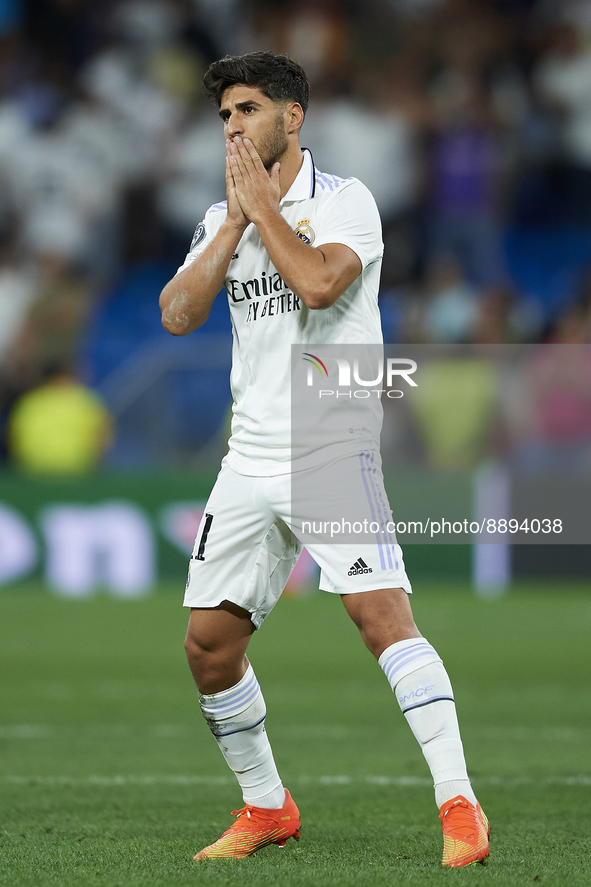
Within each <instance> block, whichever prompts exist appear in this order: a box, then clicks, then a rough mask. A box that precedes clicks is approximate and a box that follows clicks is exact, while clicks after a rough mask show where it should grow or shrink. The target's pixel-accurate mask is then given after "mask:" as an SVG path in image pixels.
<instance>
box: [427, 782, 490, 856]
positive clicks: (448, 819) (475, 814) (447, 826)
mask: <svg viewBox="0 0 591 887" xmlns="http://www.w3.org/2000/svg"><path fill="white" fill-rule="evenodd" d="M439 818H440V820H441V828H442V830H443V860H442V862H441V865H443V866H446V867H447V868H454V869H457V868H461V867H462V866H464V865H473V864H474V863H476V862H481V863H483V864H484V863H485V862H486V861H487V859H488V839H489V836H490V825H489V822H488V819H487V818H486V816H485V815H484V812H483V810H482V808H481V806H480V804H477V806H476V807H475V806H474V805H473V804H470V802H469V801H467V800H466V798H464V797H463V796H462V795H458V796H457V797H456V798H452V799H451V801H447V802H446V803H445V804H443V806H442V807H441V812H440V814H439Z"/></svg>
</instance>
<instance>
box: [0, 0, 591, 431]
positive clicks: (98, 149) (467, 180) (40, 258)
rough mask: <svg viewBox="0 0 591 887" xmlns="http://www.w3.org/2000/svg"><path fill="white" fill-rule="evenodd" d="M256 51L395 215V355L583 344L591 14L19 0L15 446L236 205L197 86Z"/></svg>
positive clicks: (5, 158) (7, 89)
mask: <svg viewBox="0 0 591 887" xmlns="http://www.w3.org/2000/svg"><path fill="white" fill-rule="evenodd" d="M255 49H272V50H275V51H278V52H285V53H287V54H289V55H291V56H293V57H294V58H296V59H297V60H298V61H299V62H300V63H301V64H302V65H303V66H304V68H305V69H306V71H307V73H308V75H309V77H310V80H311V85H312V101H311V104H310V109H309V112H308V114H307V117H306V121H305V124H304V130H303V144H304V145H306V146H308V147H310V148H311V150H312V152H313V155H314V159H315V163H316V165H317V166H318V167H319V168H320V169H325V170H327V171H329V172H332V173H336V174H340V175H343V176H350V175H354V176H357V177H358V178H360V179H361V180H362V181H363V182H364V183H365V184H366V185H367V186H368V187H369V188H370V189H371V191H372V192H373V194H374V196H375V198H376V200H377V203H378V206H379V209H380V212H381V215H382V219H383V224H384V242H385V255H384V264H383V275H382V289H381V295H380V299H381V308H382V315H383V322H384V333H385V338H386V340H387V341H390V342H407V343H429V342H432V343H466V342H474V343H511V342H542V341H545V342H552V341H557V342H563V343H585V342H589V340H590V335H591V0H300V2H299V3H296V4H294V3H288V2H285V0H98V2H97V0H2V2H0V417H1V421H2V424H3V439H4V444H3V446H5V444H6V440H10V430H9V425H10V423H9V417H10V415H11V412H12V409H13V405H14V404H15V403H17V402H18V400H19V398H20V397H21V396H22V394H23V393H24V392H26V391H28V390H30V389H34V388H36V387H37V386H39V385H41V384H46V383H47V379H51V378H55V377H56V375H57V376H60V377H62V378H63V377H64V374H65V375H68V374H70V375H73V377H74V381H75V379H76V378H77V377H81V378H83V379H84V380H85V381H86V382H89V383H91V384H92V383H95V382H96V381H97V379H98V378H99V376H100V372H99V370H97V367H96V366H95V365H93V360H94V357H93V355H95V354H96V348H94V346H95V345H96V337H97V336H98V333H97V332H96V331H97V330H98V329H99V328H100V331H101V332H100V335H101V336H102V337H103V338H107V339H109V346H108V347H109V348H110V349H111V350H110V351H109V354H111V355H113V354H115V351H114V350H113V349H114V348H115V345H114V344H113V343H115V342H116V341H120V342H121V348H120V351H119V352H117V355H116V356H114V357H112V365H111V366H110V368H111V369H113V368H114V367H115V365H116V363H117V361H120V360H122V359H124V357H125V352H126V350H129V349H130V348H131V347H132V345H130V344H129V342H130V341H131V342H132V343H133V342H134V341H135V343H136V344H138V343H139V340H140V339H141V337H142V329H143V327H142V323H143V321H142V322H140V320H139V319H138V322H137V326H136V327H135V328H134V329H133V333H132V336H131V339H130V338H128V339H125V340H124V339H123V337H122V336H121V337H120V339H118V338H117V337H118V335H119V334H118V329H117V318H118V316H119V317H122V316H123V314H125V311H123V309H121V310H120V311H118V307H117V299H118V298H121V299H123V296H122V295H121V294H122V293H123V292H124V290H125V287H126V286H127V290H125V292H130V289H129V287H130V286H131V289H133V286H132V285H131V284H129V281H130V280H131V281H134V280H135V281H136V282H137V280H139V279H140V278H137V277H134V274H135V273H136V272H135V270H134V269H137V268H144V269H146V268H148V269H152V270H151V271H150V272H149V273H147V272H146V274H145V275H144V277H142V278H141V279H142V280H144V281H145V280H146V279H148V280H153V281H155V282H156V281H162V282H163V281H164V280H166V278H167V275H168V274H169V273H173V272H174V269H175V268H176V267H177V266H178V265H179V264H181V262H182V260H183V258H184V255H185V253H186V251H187V248H188V244H189V243H190V241H191V235H192V232H193V230H194V228H195V225H196V224H197V223H198V222H199V221H200V220H201V218H202V217H203V215H204V213H205V211H206V209H207V208H208V206H209V205H210V204H212V203H214V202H217V201H218V200H220V199H222V198H223V195H224V147H223V135H222V130H221V125H220V121H219V118H218V116H217V109H216V108H214V107H212V106H211V105H209V104H207V103H206V102H205V100H204V98H203V95H202V92H201V80H202V75H203V72H204V70H205V69H206V68H207V66H208V65H209V63H210V62H211V61H213V60H214V59H216V58H219V57H221V56H223V55H225V54H227V53H231V54H233V53H241V52H247V51H251V50H255ZM126 282H127V283H126ZM136 290H139V291H140V294H139V296H138V299H139V300H140V301H139V302H136V303H133V304H132V303H131V302H130V303H129V304H131V305H132V307H131V309H130V310H129V312H128V314H126V315H125V316H126V323H128V326H130V327H132V328H133V327H134V320H133V319H134V317H136V316H137V317H138V318H140V316H144V314H145V312H146V311H147V312H148V313H149V317H150V318H152V315H153V323H154V327H153V328H152V326H151V324H152V320H151V319H150V320H149V321H147V326H146V331H147V333H146V334H150V335H151V334H152V333H153V330H155V329H156V325H157V324H158V321H159V318H158V313H157V307H156V299H157V295H158V291H159V286H158V287H156V285H154V292H152V291H151V290H150V286H149V285H148V286H146V287H144V288H143V289H142V288H141V287H139V286H137V285H136ZM142 300H143V301H142ZM122 304H123V303H122ZM126 304H127V303H126ZM105 305H109V306H110V308H109V311H107V313H106V314H105V310H104V307H105ZM134 305H135V306H136V307H135V308H134ZM126 310H127V309H126ZM107 315H108V317H109V318H111V319H110V320H109V323H106V322H103V321H104V318H105V317H106V316H107ZM130 317H131V320H130ZM133 336H135V340H134V338H133ZM93 337H94V339H93ZM93 343H94V344H93ZM93 348H94V350H93ZM7 422H8V425H7ZM101 434H103V435H104V431H102V432H101Z"/></svg>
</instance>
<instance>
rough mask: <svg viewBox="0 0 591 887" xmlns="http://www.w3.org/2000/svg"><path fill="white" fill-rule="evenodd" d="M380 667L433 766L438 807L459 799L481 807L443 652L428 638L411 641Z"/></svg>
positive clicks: (392, 650) (389, 652) (390, 651)
mask: <svg viewBox="0 0 591 887" xmlns="http://www.w3.org/2000/svg"><path fill="white" fill-rule="evenodd" d="M378 662H379V664H380V666H381V667H382V669H383V671H384V674H385V675H386V677H387V678H388V681H389V683H390V686H391V687H392V690H393V691H394V693H395V694H396V698H397V700H398V704H399V705H400V708H401V710H402V712H403V714H404V716H405V718H406V720H407V721H408V724H409V726H410V728H411V730H412V732H413V734H414V736H415V738H416V740H417V742H418V743H419V745H420V746H421V750H422V752H423V755H424V756H425V760H426V761H427V764H428V765H429V769H430V771H431V775H432V776H433V783H434V786H435V802H436V804H437V806H438V807H441V805H442V804H445V802H446V801H449V800H451V799H452V798H455V797H456V795H463V796H464V797H465V798H466V800H467V801H469V802H470V803H471V804H476V797H475V795H474V792H473V790H472V786H471V785H470V780H469V778H468V772H467V770H466V762H465V760H464V750H463V747H462V740H461V738H460V729H459V726H458V719H457V715H456V706H455V702H454V697H453V691H452V687H451V683H450V680H449V677H448V675H447V672H446V670H445V668H444V667H443V663H442V661H441V659H440V658H439V656H438V655H437V652H436V651H435V650H434V649H433V647H432V646H431V644H430V643H429V642H428V641H426V640H425V639H424V638H410V639H409V640H406V641H399V642H398V643H397V644H392V645H391V646H390V647H388V648H387V649H386V650H384V652H383V653H382V655H381V656H380V658H379V660H378Z"/></svg>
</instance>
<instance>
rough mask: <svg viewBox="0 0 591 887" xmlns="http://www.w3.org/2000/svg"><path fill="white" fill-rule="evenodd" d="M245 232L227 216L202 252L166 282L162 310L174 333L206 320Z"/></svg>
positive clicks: (167, 327) (181, 333)
mask: <svg viewBox="0 0 591 887" xmlns="http://www.w3.org/2000/svg"><path fill="white" fill-rule="evenodd" d="M243 233H244V227H242V226H240V227H236V225H235V224H232V222H231V221H230V220H229V219H227V220H226V221H225V222H224V223H223V224H222V226H221V228H220V229H219V231H218V233H217V234H216V235H215V237H214V239H213V240H212V242H211V243H210V244H209V245H208V246H207V247H206V248H205V250H204V251H203V252H202V253H201V255H200V256H198V257H197V258H196V259H195V260H194V261H193V262H192V263H191V264H190V265H188V267H187V268H185V269H184V270H183V271H179V273H178V274H176V275H175V277H173V278H172V280H170V281H169V282H168V283H167V284H166V286H165V287H164V289H163V290H162V292H161V293H160V310H161V311H162V326H163V327H164V329H165V330H167V331H168V332H169V333H171V335H173V336H186V335H187V334H188V333H192V332H193V330H196V329H198V328H199V327H200V326H202V325H203V324H204V323H205V321H206V320H207V318H208V317H209V312H210V311H211V306H212V305H213V302H214V299H215V297H216V296H217V294H218V293H219V291H220V290H221V288H222V286H223V285H224V279H225V277H226V272H227V270H228V266H229V264H230V261H231V259H232V256H233V255H234V253H235V251H236V247H237V246H238V243H239V241H240V238H241V237H242V234H243Z"/></svg>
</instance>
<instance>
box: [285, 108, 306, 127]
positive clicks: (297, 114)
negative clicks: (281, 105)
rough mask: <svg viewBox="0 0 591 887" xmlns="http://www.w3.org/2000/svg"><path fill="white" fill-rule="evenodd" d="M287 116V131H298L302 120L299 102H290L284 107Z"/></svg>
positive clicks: (302, 113)
mask: <svg viewBox="0 0 591 887" xmlns="http://www.w3.org/2000/svg"><path fill="white" fill-rule="evenodd" d="M285 114H286V117H287V133H288V135H291V134H292V133H296V132H299V131H300V129H301V128H302V123H303V122H304V110H303V108H302V106H301V105H300V103H299V102H291V103H290V104H289V105H287V107H286V109H285Z"/></svg>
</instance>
